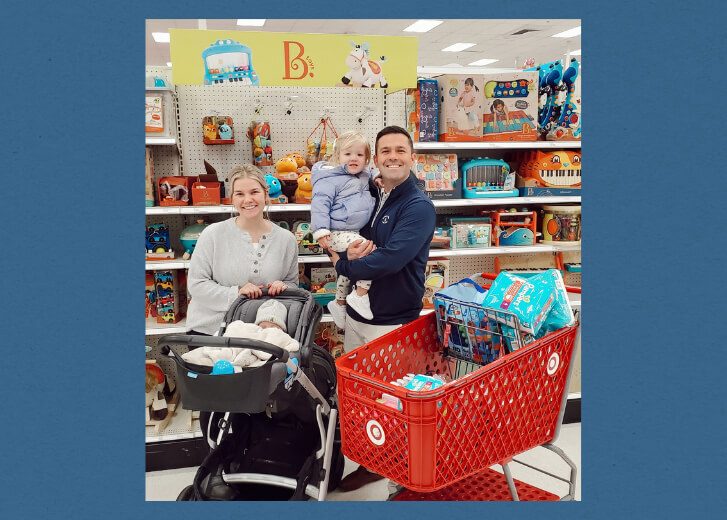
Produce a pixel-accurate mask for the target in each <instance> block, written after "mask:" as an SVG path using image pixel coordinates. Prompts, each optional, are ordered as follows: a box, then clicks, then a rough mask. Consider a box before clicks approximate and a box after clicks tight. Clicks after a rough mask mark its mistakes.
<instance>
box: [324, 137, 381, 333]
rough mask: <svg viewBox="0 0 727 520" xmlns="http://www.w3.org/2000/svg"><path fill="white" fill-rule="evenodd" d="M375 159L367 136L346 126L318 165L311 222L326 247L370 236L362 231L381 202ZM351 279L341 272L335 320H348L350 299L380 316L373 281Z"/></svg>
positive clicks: (361, 310)
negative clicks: (375, 188) (374, 191)
mask: <svg viewBox="0 0 727 520" xmlns="http://www.w3.org/2000/svg"><path fill="white" fill-rule="evenodd" d="M370 160H371V147H370V146H369V143H368V141H367V140H366V138H365V137H364V136H363V135H361V134H360V133H358V132H346V133H343V134H341V135H340V136H339V137H338V138H337V139H336V143H335V145H334V146H333V157H332V158H331V161H330V162H323V161H321V162H317V163H316V164H314V165H313V200H312V203H311V228H312V230H313V238H314V240H316V241H317V242H318V244H319V245H320V246H321V247H323V248H325V249H331V250H333V251H336V252H337V253H340V252H341V251H345V250H346V249H347V248H348V246H349V245H350V244H351V243H352V242H355V241H356V240H364V239H363V237H361V235H359V234H358V231H359V230H360V229H361V228H362V227H364V226H365V225H366V224H367V223H368V221H369V219H370V218H371V213H372V212H373V210H374V204H375V202H374V198H373V196H372V195H371V193H370V192H369V178H370V177H371V170H370V169H369V168H368V164H369V161H370ZM350 285H351V281H350V280H349V279H348V278H346V277H345V276H339V277H338V280H337V281H336V299H335V300H334V301H332V302H330V303H329V304H328V310H329V311H330V313H331V315H332V316H333V321H334V322H335V323H336V326H337V327H338V328H341V329H343V328H344V327H345V324H346V309H345V305H346V303H348V305H350V306H351V308H352V309H353V310H355V311H356V312H357V313H358V314H359V315H360V316H361V317H363V318H365V319H367V320H370V319H372V318H373V317H374V315H373V313H372V312H371V303H370V302H369V295H368V292H369V288H370V287H371V281H370V280H359V281H357V282H356V289H355V290H354V291H351V292H350V293H349V288H350Z"/></svg>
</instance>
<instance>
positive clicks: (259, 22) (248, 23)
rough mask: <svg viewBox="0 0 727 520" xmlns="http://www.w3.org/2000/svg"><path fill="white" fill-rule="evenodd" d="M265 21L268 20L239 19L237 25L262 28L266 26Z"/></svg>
mask: <svg viewBox="0 0 727 520" xmlns="http://www.w3.org/2000/svg"><path fill="white" fill-rule="evenodd" d="M265 20H267V18H263V19H261V20H242V19H238V20H237V25H246V26H252V27H262V26H263V25H265Z"/></svg>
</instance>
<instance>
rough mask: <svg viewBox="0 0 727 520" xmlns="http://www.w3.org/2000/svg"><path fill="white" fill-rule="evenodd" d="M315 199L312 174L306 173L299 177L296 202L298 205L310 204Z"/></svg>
mask: <svg viewBox="0 0 727 520" xmlns="http://www.w3.org/2000/svg"><path fill="white" fill-rule="evenodd" d="M312 198H313V180H312V179H311V174H310V173H304V174H303V175H301V176H300V177H298V189H297V190H295V202H296V203H297V204H310V201H311V199H312Z"/></svg>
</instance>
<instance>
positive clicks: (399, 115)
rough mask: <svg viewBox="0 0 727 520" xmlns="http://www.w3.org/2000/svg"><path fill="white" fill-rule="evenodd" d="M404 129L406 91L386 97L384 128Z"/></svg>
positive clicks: (399, 91)
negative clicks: (397, 127) (392, 126)
mask: <svg viewBox="0 0 727 520" xmlns="http://www.w3.org/2000/svg"><path fill="white" fill-rule="evenodd" d="M391 125H397V126H400V127H402V128H406V90H398V91H396V92H392V93H391V94H387V95H386V126H391Z"/></svg>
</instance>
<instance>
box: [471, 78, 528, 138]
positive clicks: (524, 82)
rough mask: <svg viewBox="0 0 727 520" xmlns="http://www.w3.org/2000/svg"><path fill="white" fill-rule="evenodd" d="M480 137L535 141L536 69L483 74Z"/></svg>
mask: <svg viewBox="0 0 727 520" xmlns="http://www.w3.org/2000/svg"><path fill="white" fill-rule="evenodd" d="M481 88H482V90H483V95H484V105H483V108H484V111H483V112H484V115H483V118H482V122H483V127H482V140H483V141H537V139H538V132H537V121H538V119H537V118H538V73H537V72H525V71H522V72H511V73H503V74H486V75H484V82H483V83H482V84H481Z"/></svg>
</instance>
